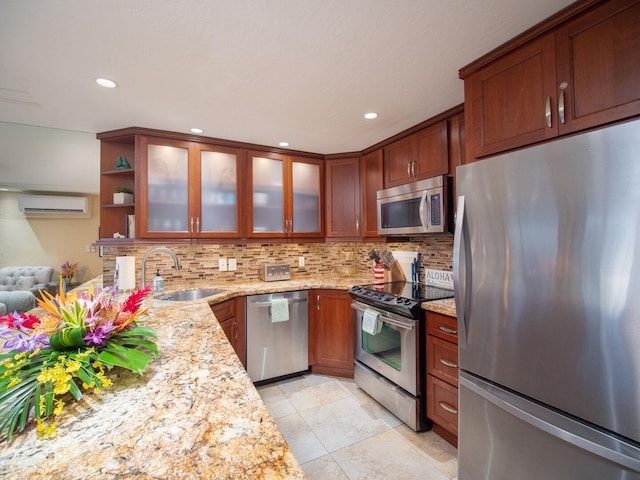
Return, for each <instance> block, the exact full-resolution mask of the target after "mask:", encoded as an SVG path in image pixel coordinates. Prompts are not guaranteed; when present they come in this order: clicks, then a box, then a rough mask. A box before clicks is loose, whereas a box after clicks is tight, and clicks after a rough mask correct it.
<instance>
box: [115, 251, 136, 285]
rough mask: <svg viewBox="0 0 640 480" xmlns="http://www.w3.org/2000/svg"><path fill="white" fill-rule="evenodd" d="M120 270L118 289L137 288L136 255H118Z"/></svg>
mask: <svg viewBox="0 0 640 480" xmlns="http://www.w3.org/2000/svg"><path fill="white" fill-rule="evenodd" d="M116 270H117V272H118V290H133V289H134V288H136V257H128V256H125V257H116Z"/></svg>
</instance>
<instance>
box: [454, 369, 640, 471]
mask: <svg viewBox="0 0 640 480" xmlns="http://www.w3.org/2000/svg"><path fill="white" fill-rule="evenodd" d="M459 391H460V411H461V412H464V415H462V416H461V417H460V425H459V437H458V464H459V465H458V470H459V479H460V480H480V479H483V480H489V479H490V480H513V479H516V478H517V479H518V480H540V479H544V480H567V479H573V478H575V479H578V478H579V479H580V480H603V479H607V480H638V479H640V448H639V447H638V446H637V445H633V444H631V443H628V442H624V441H621V440H620V439H617V438H615V437H613V436H610V435H608V434H606V433H605V432H604V431H600V430H597V429H595V428H592V427H590V426H588V425H586V424H583V423H580V422H577V421H575V420H573V419H572V418H569V417H567V416H564V415H562V414H560V413H558V412H557V411H554V410H551V409H548V408H546V407H544V406H542V405H540V404H537V403H533V402H531V401H529V400H527V399H526V398H525V397H521V396H519V395H515V394H513V393H510V392H508V391H506V390H503V389H501V388H499V387H496V386H495V385H492V384H489V383H487V382H485V381H484V380H481V379H479V378H477V377H474V376H472V375H470V374H468V373H467V372H460V390H459Z"/></svg>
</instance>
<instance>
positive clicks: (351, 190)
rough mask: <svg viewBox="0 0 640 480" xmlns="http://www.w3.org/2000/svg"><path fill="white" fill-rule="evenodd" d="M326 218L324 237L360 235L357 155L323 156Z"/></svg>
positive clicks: (358, 159)
mask: <svg viewBox="0 0 640 480" xmlns="http://www.w3.org/2000/svg"><path fill="white" fill-rule="evenodd" d="M325 169H326V195H325V198H326V211H327V214H326V219H327V234H326V235H327V238H328V239H341V240H345V239H360V234H361V220H360V219H361V214H360V158H359V157H350V158H341V159H335V160H327V162H326V163H325Z"/></svg>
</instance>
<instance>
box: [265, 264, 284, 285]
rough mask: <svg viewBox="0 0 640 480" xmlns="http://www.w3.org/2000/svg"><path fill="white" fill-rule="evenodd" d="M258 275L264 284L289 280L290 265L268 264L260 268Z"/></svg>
mask: <svg viewBox="0 0 640 480" xmlns="http://www.w3.org/2000/svg"><path fill="white" fill-rule="evenodd" d="M258 275H259V277H260V280H264V281H265V282H275V281H278V280H291V265H289V264H288V263H268V264H266V265H262V266H261V267H260V270H259V271H258Z"/></svg>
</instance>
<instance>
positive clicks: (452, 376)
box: [427, 312, 458, 447]
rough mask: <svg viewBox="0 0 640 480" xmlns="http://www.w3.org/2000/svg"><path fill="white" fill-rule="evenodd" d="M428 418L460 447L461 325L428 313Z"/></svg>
mask: <svg viewBox="0 0 640 480" xmlns="http://www.w3.org/2000/svg"><path fill="white" fill-rule="evenodd" d="M427 417H428V418H429V419H430V420H431V421H432V422H433V431H434V432H436V433H437V434H438V435H440V436H441V437H442V438H444V439H445V440H446V441H447V442H449V443H451V444H452V445H453V446H455V447H457V446H458V322H457V319H456V318H455V317H450V316H448V315H442V314H440V313H435V312H427Z"/></svg>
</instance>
